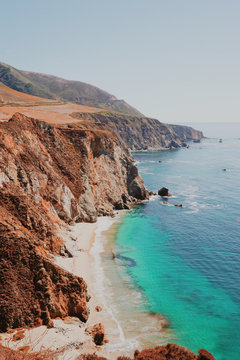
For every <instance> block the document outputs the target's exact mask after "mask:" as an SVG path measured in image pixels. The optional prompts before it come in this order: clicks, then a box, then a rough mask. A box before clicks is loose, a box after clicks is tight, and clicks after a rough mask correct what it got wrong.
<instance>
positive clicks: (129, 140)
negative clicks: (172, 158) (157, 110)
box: [72, 111, 203, 151]
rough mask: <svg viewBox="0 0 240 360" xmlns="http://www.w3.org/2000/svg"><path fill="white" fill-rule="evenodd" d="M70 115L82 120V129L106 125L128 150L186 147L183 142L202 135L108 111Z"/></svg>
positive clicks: (197, 132) (177, 126) (198, 132)
mask: <svg viewBox="0 0 240 360" xmlns="http://www.w3.org/2000/svg"><path fill="white" fill-rule="evenodd" d="M72 116H73V118H75V119H79V120H81V121H82V122H81V124H82V125H81V126H83V127H85V128H92V127H93V126H95V127H97V128H99V129H101V128H105V127H107V128H108V129H110V130H111V131H112V132H114V133H115V134H116V135H117V136H118V138H119V140H120V141H121V142H122V143H124V144H125V146H127V148H129V149H130V150H131V151H151V150H161V149H164V148H169V149H171V148H179V147H185V146H186V144H185V142H186V141H188V140H195V139H201V138H203V133H202V132H201V131H198V130H194V129H193V128H191V127H188V126H182V125H168V124H164V123H161V122H160V121H158V120H156V119H150V118H147V117H143V116H130V115H124V114H119V113H111V112H107V111H103V112H98V113H94V114H90V113H73V114H72Z"/></svg>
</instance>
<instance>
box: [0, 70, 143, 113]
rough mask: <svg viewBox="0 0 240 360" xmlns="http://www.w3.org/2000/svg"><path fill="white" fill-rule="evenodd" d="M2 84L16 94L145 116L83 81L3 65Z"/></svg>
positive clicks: (0, 71) (0, 73)
mask: <svg viewBox="0 0 240 360" xmlns="http://www.w3.org/2000/svg"><path fill="white" fill-rule="evenodd" d="M0 81H1V82H2V83H3V84H5V85H6V86H8V87H10V88H12V89H14V90H17V91H20V92H23V93H26V94H30V95H34V96H40V97H43V98H47V99H57V100H64V101H70V102H75V103H77V104H81V105H87V106H93V107H99V108H103V109H108V110H112V111H117V112H122V113H127V114H132V115H138V116H139V115H142V114H141V113H140V112H139V111H137V110H136V109H134V108H133V107H132V106H130V105H128V104H127V103H126V102H125V101H124V100H119V99H117V98H116V97H115V96H113V95H111V94H109V93H107V92H106V91H103V90H101V89H99V88H97V87H95V86H92V85H89V84H86V83H84V82H81V81H70V80H65V79H62V78H59V77H56V76H51V75H46V74H39V73H34V72H29V71H22V70H18V69H15V68H13V67H12V66H10V65H7V64H4V63H0Z"/></svg>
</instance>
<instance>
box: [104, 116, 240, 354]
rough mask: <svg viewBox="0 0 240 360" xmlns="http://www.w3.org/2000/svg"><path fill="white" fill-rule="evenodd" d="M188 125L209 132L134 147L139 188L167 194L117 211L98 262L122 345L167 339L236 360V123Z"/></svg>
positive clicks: (239, 349) (239, 204) (239, 330)
mask: <svg viewBox="0 0 240 360" xmlns="http://www.w3.org/2000/svg"><path fill="white" fill-rule="evenodd" d="M194 127H195V128H197V129H199V130H203V132H204V135H205V136H207V137H209V138H207V139H204V140H202V141H201V143H192V142H191V143H190V147H189V149H187V148H183V149H178V150H172V151H158V152H143V153H134V154H133V156H134V159H135V161H136V164H137V166H138V169H139V172H140V174H141V176H142V178H143V180H144V182H145V184H146V187H147V188H148V189H149V190H151V191H154V192H157V191H158V189H160V188H161V187H163V186H165V187H167V188H168V189H169V192H170V193H171V194H172V197H170V198H167V199H162V198H160V197H159V196H155V197H152V198H151V200H150V201H147V202H145V203H143V204H141V205H139V206H137V207H135V208H134V209H133V210H131V211H128V212H126V213H125V214H124V215H123V216H122V217H121V220H119V221H118V223H117V224H116V225H115V227H114V228H112V230H111V236H110V235H109V233H108V248H109V249H110V250H109V251H105V252H104V253H103V254H102V257H103V263H104V269H105V272H106V275H107V276H108V279H109V283H108V286H109V288H111V295H110V298H111V299H110V300H111V301H112V304H114V309H113V311H115V314H116V317H117V318H118V319H119V323H120V325H121V328H122V329H123V332H124V334H125V339H127V340H128V341H129V342H130V343H131V346H130V345H129V348H133V347H134V346H138V345H139V344H142V345H144V346H154V345H157V344H164V343H166V342H174V343H177V344H179V345H182V346H185V347H188V348H189V349H190V350H191V351H193V352H195V353H197V350H198V349H200V348H205V349H207V350H208V351H210V352H211V353H212V354H213V355H214V356H215V358H216V359H217V360H228V359H231V360H239V356H240V124H230V123H229V124H216V123H215V124H194ZM219 138H222V139H223V141H222V143H220V142H219ZM224 169H225V170H224ZM163 200H164V201H165V202H166V203H165V204H164V203H163ZM175 204H182V205H183V207H182V208H181V207H176V206H174V205H175ZM112 253H114V254H115V255H116V258H114V259H113V257H112V256H111V254H112ZM110 300H109V301H110ZM119 345H120V344H119Z"/></svg>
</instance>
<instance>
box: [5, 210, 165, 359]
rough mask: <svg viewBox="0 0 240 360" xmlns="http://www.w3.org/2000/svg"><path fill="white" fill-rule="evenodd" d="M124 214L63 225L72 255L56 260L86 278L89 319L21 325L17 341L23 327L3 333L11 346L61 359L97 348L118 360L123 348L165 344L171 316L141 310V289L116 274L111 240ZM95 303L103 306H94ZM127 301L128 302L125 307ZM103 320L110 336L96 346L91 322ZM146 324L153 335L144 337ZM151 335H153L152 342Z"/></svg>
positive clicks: (126, 351) (130, 352)
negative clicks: (49, 325)
mask: <svg viewBox="0 0 240 360" xmlns="http://www.w3.org/2000/svg"><path fill="white" fill-rule="evenodd" d="M124 214H126V211H120V212H117V214H115V216H114V217H113V218H112V217H108V216H105V217H98V219H97V222H96V223H76V224H74V225H72V226H68V227H67V228H62V229H61V230H60V233H59V236H60V237H61V238H62V239H63V242H64V244H65V246H66V248H67V250H68V251H69V252H70V253H71V254H72V255H73V256H72V257H65V256H59V255H58V256H53V257H52V261H53V262H54V263H55V264H57V265H58V266H60V267H61V268H63V269H65V270H66V271H69V272H71V273H73V274H74V275H77V276H79V277H82V278H83V279H84V281H85V282H86V284H87V288H88V294H89V295H90V296H91V298H90V301H89V302H88V308H89V310H90V315H89V318H88V321H87V323H86V324H85V323H83V322H81V321H80V320H79V319H78V318H75V317H67V318H65V319H53V323H54V327H53V328H50V329H48V328H47V327H46V326H39V327H35V328H31V329H23V330H24V338H23V339H21V340H19V341H13V340H12V338H13V335H14V334H16V333H17V332H18V331H19V329H16V330H15V331H12V332H11V333H5V334H2V342H1V343H2V345H4V346H7V347H9V348H11V349H13V350H17V349H18V348H19V347H22V346H30V350H29V352H38V351H41V350H48V351H49V350H50V351H53V352H54V353H55V354H56V355H57V356H58V359H59V360H61V359H62V360H63V359H64V360H73V359H75V358H77V356H80V355H82V354H93V353H96V354H97V355H99V356H104V357H107V358H108V359H109V360H115V359H116V358H117V357H118V356H121V355H123V353H124V355H125V356H133V353H134V350H136V349H137V348H138V349H139V350H142V349H143V348H144V347H153V346H156V345H160V344H164V343H166V341H167V338H168V337H169V334H168V331H166V330H165V329H164V327H165V323H166V321H167V320H166V319H165V318H163V317H162V316H161V315H160V314H151V313H149V312H147V311H143V309H140V307H141V303H142V300H143V299H142V294H141V293H139V291H138V290H137V289H136V288H134V285H130V284H129V282H128V281H127V280H126V279H125V278H123V277H122V275H120V274H119V273H118V264H117V263H116V261H118V259H115V258H113V256H112V251H113V250H112V247H111V246H109V244H110V241H111V243H113V239H114V238H115V237H116V232H117V229H118V227H119V225H120V223H121V219H122V218H123V216H124ZM102 256H105V257H106V259H107V260H106V262H107V266H110V271H107V270H108V269H106V268H104V267H105V266H106V264H103V258H102ZM110 274H112V275H113V276H112V278H110V276H109V275H110ZM118 288H119V289H118ZM119 291H120V293H119ZM125 298H126V299H125ZM123 301H124V303H123ZM118 302H119V303H120V304H118ZM97 306H99V307H100V308H101V311H99V312H98V311H97V310H96V307H97ZM126 306H127V307H128V306H129V308H128V309H127V311H126ZM125 312H126V314H125ZM125 317H126V318H125ZM99 323H101V324H102V325H103V326H104V329H105V339H106V340H107V342H106V343H105V344H103V345H102V346H97V345H95V344H94V342H93V340H92V337H91V336H90V335H89V334H87V333H86V329H87V328H88V327H91V326H93V325H96V324H99ZM121 323H122V325H123V326H124V329H123V326H122V325H121ZM143 324H144V325H143ZM156 328H157V329H158V330H157V331H156V330H155V329H156ZM146 329H147V330H148V332H149V334H150V335H149V338H148V339H146V340H145V331H146ZM21 330H22V329H21ZM156 333H159V336H157V335H156ZM151 337H153V338H154V340H152V339H151V341H150V338H151ZM49 343H51V346H49ZM123 349H124V350H123Z"/></svg>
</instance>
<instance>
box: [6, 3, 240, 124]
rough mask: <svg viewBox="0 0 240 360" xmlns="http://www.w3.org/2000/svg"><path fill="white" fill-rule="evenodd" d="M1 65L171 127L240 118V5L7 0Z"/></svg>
mask: <svg viewBox="0 0 240 360" xmlns="http://www.w3.org/2000/svg"><path fill="white" fill-rule="evenodd" d="M0 10H1V21H0V34H1V36H0V45H1V46H0V50H1V57H0V61H2V62H5V63H7V64H10V65H12V66H14V67H16V68H19V69H22V70H29V71H35V72H42V73H47V74H52V75H56V76H60V77H63V78H66V79H71V80H79V81H83V82H87V83H89V84H92V85H95V86H97V87H99V88H101V89H103V90H106V91H108V92H109V93H111V94H114V95H115V96H117V97H118V98H119V99H124V100H125V101H127V102H128V103H129V104H130V105H132V106H134V107H135V108H137V109H138V110H139V111H141V112H142V113H143V114H144V115H146V116H149V117H154V118H157V119H159V120H160V121H163V122H167V123H183V124H184V123H188V122H191V123H194V122H198V123H199V122H240V101H239V98H240V96H239V95H240V46H239V45H240V21H239V19H240V1H239V0H165V1H162V0H41V1H40V0H0Z"/></svg>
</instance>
